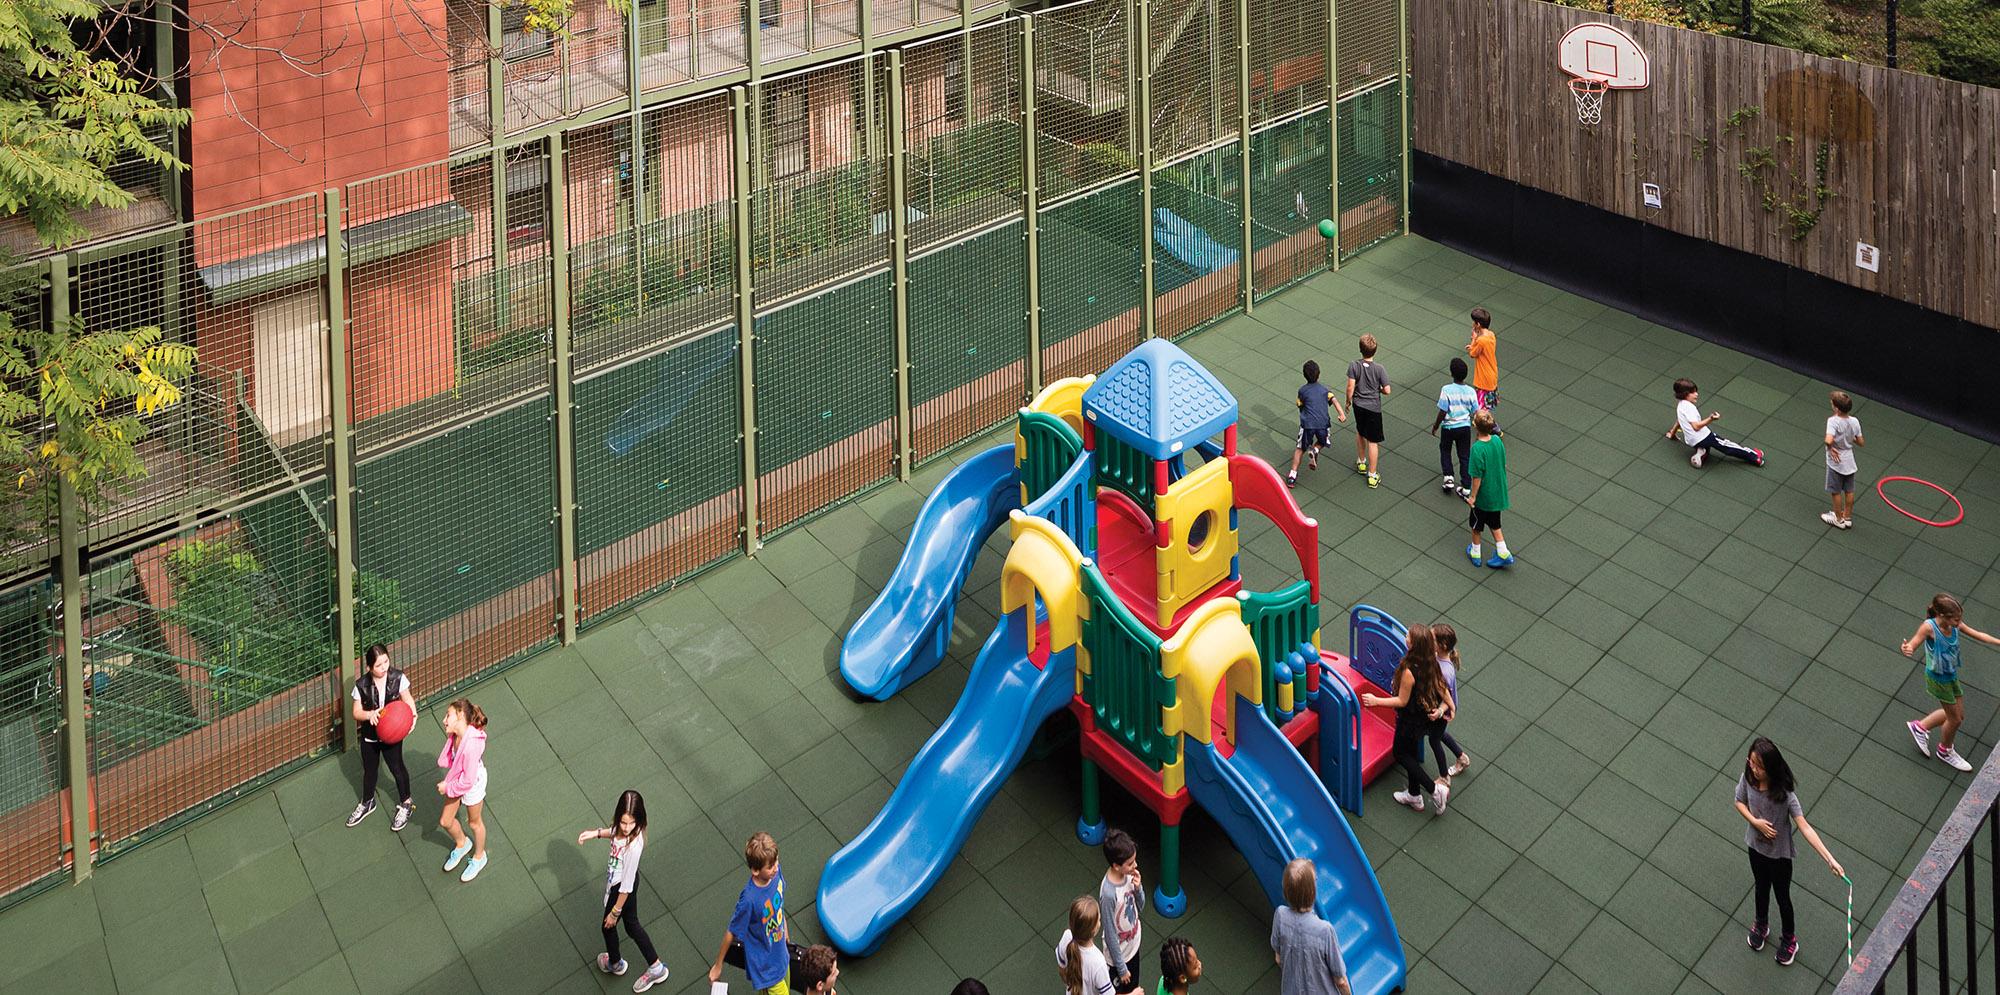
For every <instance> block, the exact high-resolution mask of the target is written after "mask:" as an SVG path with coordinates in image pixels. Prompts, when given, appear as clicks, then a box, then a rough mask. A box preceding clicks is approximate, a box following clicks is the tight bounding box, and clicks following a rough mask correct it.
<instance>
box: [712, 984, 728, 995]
mask: <svg viewBox="0 0 2000 995" xmlns="http://www.w3.org/2000/svg"><path fill="white" fill-rule="evenodd" d="M708 995H729V982H727V981H711V982H709V983H708Z"/></svg>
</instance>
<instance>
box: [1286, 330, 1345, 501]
mask: <svg viewBox="0 0 2000 995" xmlns="http://www.w3.org/2000/svg"><path fill="white" fill-rule="evenodd" d="M1303 372H1304V373H1305V375H1306V382H1305V386H1303V387H1300V388H1299V398H1298V400H1299V446H1298V448H1297V449H1294V450H1292V472H1290V473H1288V474H1286V475H1285V484H1286V486H1289V487H1297V486H1298V485H1299V457H1301V456H1307V457H1309V458H1308V459H1307V461H1306V469H1308V470H1317V469H1319V451H1320V449H1321V448H1322V447H1324V446H1325V445H1326V433H1327V432H1328V431H1330V430H1331V429H1332V428H1333V422H1332V420H1331V419H1329V418H1328V417H1327V413H1326V412H1327V405H1332V406H1333V410H1334V411H1337V412H1339V413H1340V420H1341V421H1343V422H1345V421H1346V420H1347V409H1345V408H1343V407H1341V406H1340V398H1339V397H1338V396H1336V395H1335V394H1334V392H1333V391H1330V390H1328V389H1326V388H1325V387H1324V386H1321V384H1320V382H1319V364H1318V363H1316V362H1314V361H1312V360H1310V359H1308V360H1306V366H1305V370H1304V371H1303Z"/></svg>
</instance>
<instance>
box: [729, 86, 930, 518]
mask: <svg viewBox="0 0 2000 995" xmlns="http://www.w3.org/2000/svg"><path fill="white" fill-rule="evenodd" d="M886 79H887V74H886V73H885V72H883V71H882V70H881V69H880V68H879V67H875V66H871V65H870V64H868V63H867V62H864V61H863V60H859V59H855V60H849V61H846V62H842V63H838V64H835V65H832V66H827V67H825V68H822V69H815V70H812V71H810V72H803V73H794V74H791V75H788V76H781V77H778V78H775V79H772V80H768V81H766V82H765V83H763V84H762V85H761V86H760V87H758V88H757V90H756V91H755V101H756V105H755V107H754V111H755V114H756V121H755V122H754V123H755V127H753V128H752V130H751V136H752V142H751V149H750V155H751V170H752V173H753V175H755V176H757V177H759V180H760V182H758V183H757V185H756V186H754V187H753V188H752V190H751V204H752V219H751V226H750V235H751V246H750V254H751V258H752V267H753V278H754V280H755V293H754V300H755V303H756V323H755V325H754V328H753V330H754V332H755V334H756V353H755V360H754V365H755V370H754V374H755V381H756V383H757V384H758V385H759V387H758V393H757V474H758V478H759V483H758V491H757V500H758V511H757V517H758V520H759V521H760V522H761V523H762V527H763V529H764V530H765V532H766V534H769V533H770V532H771V531H773V530H776V529H780V528H783V527H784V526H786V525H788V524H791V523H792V522H795V521H797V520H798V519H800V518H802V517H804V516H806V515H809V514H811V513H813V512H815V511H818V510H820V509H822V508H825V507H826V506H828V505H830V504H832V503H833V502H835V501H838V500H840V499H841V498H844V497H846V496H848V495H850V494H853V493H854V492H855V491H858V490H860V489H861V488H863V487H866V486H868V485H869V484H871V483H874V482H876V481H878V480H882V479H884V478H886V477H887V476H889V474H891V473H892V472H893V471H894V457H895V450H896V434H895V432H896V426H895V419H896V383H895V315H894V311H895V308H894V298H893V295H892V293H891V282H892V278H891V276H890V274H889V272H888V265H889V248H890V246H889V239H890V229H891V227H892V226H891V221H890V216H889V211H890V205H889V172H888V163H889V148H888V132H887V129H888V116H889V115H888V105H887V100H888V99H889V97H890V94H889V93H888V92H887V87H886V86H884V83H885V82H886Z"/></svg>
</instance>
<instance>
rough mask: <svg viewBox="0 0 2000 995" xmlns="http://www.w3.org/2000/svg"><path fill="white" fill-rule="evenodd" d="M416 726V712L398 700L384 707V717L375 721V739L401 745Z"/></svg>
mask: <svg viewBox="0 0 2000 995" xmlns="http://www.w3.org/2000/svg"><path fill="white" fill-rule="evenodd" d="M416 724H417V713H416V711H415V710H413V709H411V708H410V706H409V704H408V703H407V702H404V701H403V700H402V699H400V698H398V699H397V700H395V701H392V702H390V703H389V704H388V705H386V706H384V707H383V709H382V717H381V718H379V719H376V720H375V738H376V739H379V740H381V741H382V742H384V743H400V742H402V741H403V737H405V736H408V735H409V734H410V730H411V729H412V728H415V727H416Z"/></svg>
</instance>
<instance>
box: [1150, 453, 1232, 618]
mask: <svg viewBox="0 0 2000 995" xmlns="http://www.w3.org/2000/svg"><path fill="white" fill-rule="evenodd" d="M1235 501H1236V491H1235V489H1234V488H1233V487H1231V486H1230V484H1229V463H1228V461H1227V460H1215V461H1213V462H1209V463H1204V464H1202V465H1201V467H1200V468H1199V469H1197V470H1195V471H1194V472H1193V473H1190V474H1188V475H1187V476H1185V477H1182V478H1181V479H1179V480H1177V481H1174V484H1173V486H1172V487H1169V488H1167V491H1166V493H1164V494H1161V495H1159V496H1158V497H1156V498H1155V499H1154V502H1155V507H1156V508H1157V512H1156V513H1157V514H1158V515H1159V516H1160V520H1161V521H1164V522H1166V523H1168V529H1167V533H1168V535H1167V546H1166V548H1165V549H1156V550H1154V553H1153V570H1154V587H1153V597H1154V601H1155V607H1156V610H1157V611H1158V613H1159V619H1160V625H1162V626H1166V625H1170V624H1172V623H1173V619H1174V614H1175V613H1176V612H1178V611H1180V610H1181V609H1182V608H1185V607H1187V605H1188V603H1189V602H1192V601H1194V600H1195V599H1197V598H1199V597H1201V595H1202V594H1203V593H1204V592H1206V591H1207V590H1208V589H1209V588H1211V587H1214V586H1215V585H1216V584H1217V583H1219V582H1221V581H1224V580H1227V579H1228V578H1229V564H1230V561H1231V560H1234V559H1235V558H1236V550H1237V533H1236V529H1235V528H1234V527H1232V526H1231V525H1230V523H1229V511H1230V507H1231V505H1233V504H1234V503H1235ZM1204 516H1205V517H1206V518H1207V522H1208V524H1207V526H1206V533H1205V534H1204V535H1203V536H1202V542H1201V545H1199V546H1194V545H1192V544H1191V543H1190V542H1189V540H1190V539H1191V538H1192V537H1193V533H1194V529H1195V525H1196V523H1197V522H1200V521H1202V519H1203V518H1204Z"/></svg>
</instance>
